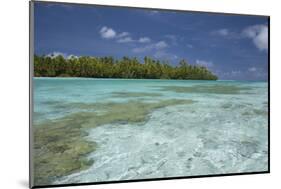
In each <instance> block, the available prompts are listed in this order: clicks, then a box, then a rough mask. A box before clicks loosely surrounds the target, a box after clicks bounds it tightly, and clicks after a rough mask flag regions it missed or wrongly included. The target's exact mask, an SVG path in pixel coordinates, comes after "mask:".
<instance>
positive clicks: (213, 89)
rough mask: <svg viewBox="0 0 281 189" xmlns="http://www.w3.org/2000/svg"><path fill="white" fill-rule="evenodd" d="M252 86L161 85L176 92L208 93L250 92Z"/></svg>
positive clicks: (163, 89) (161, 88) (164, 89)
mask: <svg viewBox="0 0 281 189" xmlns="http://www.w3.org/2000/svg"><path fill="white" fill-rule="evenodd" d="M251 89H252V88H251V87H242V86H235V85H208V86H207V85H194V86H190V87H185V86H160V90H162V91H172V92H176V93H208V94H242V93H243V94H250V93H249V91H250V90H251Z"/></svg>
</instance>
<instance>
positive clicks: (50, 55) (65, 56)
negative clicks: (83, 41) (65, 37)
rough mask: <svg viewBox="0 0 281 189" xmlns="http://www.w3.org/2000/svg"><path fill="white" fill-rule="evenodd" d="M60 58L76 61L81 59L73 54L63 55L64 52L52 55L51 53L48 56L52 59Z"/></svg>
mask: <svg viewBox="0 0 281 189" xmlns="http://www.w3.org/2000/svg"><path fill="white" fill-rule="evenodd" d="M58 56H62V57H64V58H65V59H75V58H79V56H76V55H73V54H70V55H68V54H66V53H62V52H57V51H55V52H52V53H49V54H47V55H46V57H50V58H56V57H58Z"/></svg>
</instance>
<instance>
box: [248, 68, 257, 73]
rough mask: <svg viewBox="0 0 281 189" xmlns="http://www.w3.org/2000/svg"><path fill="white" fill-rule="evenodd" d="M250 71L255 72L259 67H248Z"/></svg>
mask: <svg viewBox="0 0 281 189" xmlns="http://www.w3.org/2000/svg"><path fill="white" fill-rule="evenodd" d="M248 71H249V72H255V71H257V68H255V67H251V68H249V69H248Z"/></svg>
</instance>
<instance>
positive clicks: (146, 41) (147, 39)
mask: <svg viewBox="0 0 281 189" xmlns="http://www.w3.org/2000/svg"><path fill="white" fill-rule="evenodd" d="M138 41H139V42H140V43H149V42H150V41H151V40H150V38H149V37H141V38H139V40H138Z"/></svg>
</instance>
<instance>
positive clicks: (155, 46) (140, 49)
mask: <svg viewBox="0 0 281 189" xmlns="http://www.w3.org/2000/svg"><path fill="white" fill-rule="evenodd" d="M166 47H168V44H167V43H166V42H165V41H159V42H157V43H153V44H149V45H146V46H144V47H137V48H134V49H133V52H135V53H141V52H145V51H150V50H160V49H164V48H166Z"/></svg>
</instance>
